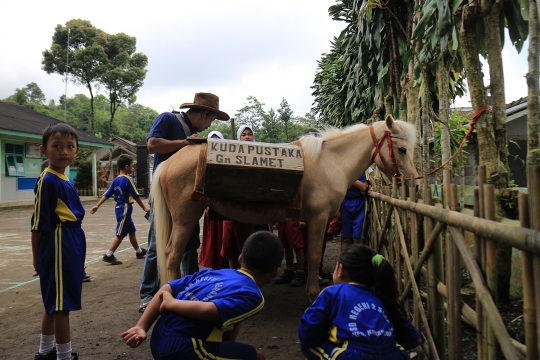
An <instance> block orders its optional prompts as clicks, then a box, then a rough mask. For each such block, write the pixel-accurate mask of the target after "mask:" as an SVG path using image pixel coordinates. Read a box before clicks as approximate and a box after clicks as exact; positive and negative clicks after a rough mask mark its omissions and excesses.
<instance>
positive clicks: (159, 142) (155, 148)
mask: <svg viewBox="0 0 540 360" xmlns="http://www.w3.org/2000/svg"><path fill="white" fill-rule="evenodd" d="M191 137H192V138H195V137H202V136H200V135H199V134H193V135H191ZM188 145H189V142H188V141H187V140H185V139H184V140H167V139H164V138H159V137H151V138H149V139H148V142H147V147H148V151H149V152H151V153H155V154H168V153H171V152H175V151H178V150H180V149H181V148H183V147H185V146H188Z"/></svg>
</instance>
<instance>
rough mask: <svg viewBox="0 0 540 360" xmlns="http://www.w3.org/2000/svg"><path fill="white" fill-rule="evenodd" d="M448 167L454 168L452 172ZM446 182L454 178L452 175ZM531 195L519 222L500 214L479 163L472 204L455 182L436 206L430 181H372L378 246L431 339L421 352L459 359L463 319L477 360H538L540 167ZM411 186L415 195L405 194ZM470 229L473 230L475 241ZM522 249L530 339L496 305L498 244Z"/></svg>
mask: <svg viewBox="0 0 540 360" xmlns="http://www.w3.org/2000/svg"><path fill="white" fill-rule="evenodd" d="M447 171H448V170H447ZM446 175H447V176H445V178H446V179H451V178H452V176H451V174H450V172H448V173H447V174H446ZM528 179H529V190H528V194H520V197H519V214H520V222H519V224H518V223H517V222H512V221H509V220H505V219H496V216H495V210H494V209H495V195H494V188H493V185H490V184H486V172H485V167H480V168H479V179H478V182H479V186H478V190H477V191H475V197H474V199H475V201H474V209H473V210H472V211H471V210H470V209H463V208H460V207H459V205H458V196H457V185H455V184H450V183H445V184H444V185H443V191H442V197H443V198H442V204H437V205H433V199H432V197H431V190H430V187H429V183H428V179H424V184H423V192H422V200H418V201H417V200H416V189H415V188H410V189H406V188H405V186H404V185H401V186H398V185H397V184H396V181H395V179H394V180H393V183H392V186H391V187H388V186H380V185H378V184H374V186H373V189H372V191H370V192H369V193H368V195H369V197H370V199H369V202H370V209H371V211H370V220H371V221H370V229H371V239H372V246H373V247H374V248H375V249H376V250H378V252H379V253H381V254H383V255H385V256H386V258H387V260H388V261H390V263H391V264H392V265H393V266H394V268H395V270H396V274H397V276H398V277H400V281H398V284H399V286H398V291H399V293H400V300H401V301H402V302H403V303H404V305H405V308H406V309H407V311H408V312H409V313H410V314H409V315H410V317H411V319H412V321H413V323H414V325H415V326H416V327H417V328H418V329H420V330H421V331H422V333H423V335H424V337H425V339H426V341H425V344H424V345H423V347H422V351H420V356H423V357H424V358H426V357H427V358H429V359H450V360H460V359H462V358H463V352H462V333H461V332H462V324H466V325H468V326H470V327H472V328H473V329H475V330H476V333H477V338H476V339H477V358H478V359H480V360H495V359H497V358H498V356H500V355H501V354H502V356H504V358H506V359H527V360H533V359H534V360H537V359H540V357H539V355H540V326H539V325H540V310H538V309H540V166H532V167H529V169H528ZM407 190H408V191H409V194H410V195H409V197H408V198H407V196H406V191H407ZM464 231H467V232H470V233H472V234H473V235H474V243H473V244H472V246H471V245H469V244H468V243H467V242H466V240H465V236H464ZM499 243H500V244H506V245H510V246H512V247H513V248H516V249H519V250H521V252H522V266H523V324H524V333H525V338H524V340H525V341H524V343H520V342H518V341H517V340H515V339H513V338H511V337H510V335H509V333H508V330H507V328H506V325H505V324H504V322H503V319H502V317H501V315H500V312H499V309H498V308H497V290H496V289H497V286H498V284H497V270H498V269H497V254H496V249H497V244H499ZM462 268H466V270H467V271H468V272H469V274H470V277H471V279H472V282H473V285H474V290H475V298H476V302H475V304H474V305H475V309H473V308H471V307H470V306H469V305H467V304H465V303H464V302H463V301H462V294H461V291H462V289H461V282H462Z"/></svg>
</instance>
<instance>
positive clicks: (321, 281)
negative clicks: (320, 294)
mask: <svg viewBox="0 0 540 360" xmlns="http://www.w3.org/2000/svg"><path fill="white" fill-rule="evenodd" d="M330 284H332V281H330V280H329V279H325V278H322V277H320V276H319V286H328V285H330Z"/></svg>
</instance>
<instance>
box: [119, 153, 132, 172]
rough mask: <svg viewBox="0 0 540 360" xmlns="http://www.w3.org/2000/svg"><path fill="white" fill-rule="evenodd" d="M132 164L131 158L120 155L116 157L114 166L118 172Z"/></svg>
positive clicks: (126, 155)
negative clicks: (115, 165) (116, 166)
mask: <svg viewBox="0 0 540 360" xmlns="http://www.w3.org/2000/svg"><path fill="white" fill-rule="evenodd" d="M132 162H133V157H131V156H129V155H128V154H122V155H120V156H119V157H118V160H116V164H117V165H118V169H120V170H124V168H125V167H126V166H128V165H130V164H131V163H132Z"/></svg>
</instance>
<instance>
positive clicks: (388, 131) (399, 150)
mask: <svg viewBox="0 0 540 360" xmlns="http://www.w3.org/2000/svg"><path fill="white" fill-rule="evenodd" d="M371 135H372V139H373V142H374V143H375V149H374V150H373V152H372V155H371V158H372V160H373V162H374V163H375V164H376V165H377V167H378V168H379V169H380V170H381V171H382V172H383V173H384V174H385V175H386V176H387V177H388V178H389V179H392V178H393V177H397V178H398V179H401V178H405V179H406V180H407V182H409V185H412V184H413V183H416V182H417V181H415V180H414V179H415V178H416V177H417V176H418V172H417V171H416V168H415V167H414V162H413V154H414V146H415V144H416V130H415V128H414V125H412V124H409V123H407V122H404V121H400V120H394V118H393V117H392V116H391V115H388V116H387V117H386V120H385V121H384V122H382V121H381V122H378V123H376V124H375V125H374V126H373V127H372V130H371Z"/></svg>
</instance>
